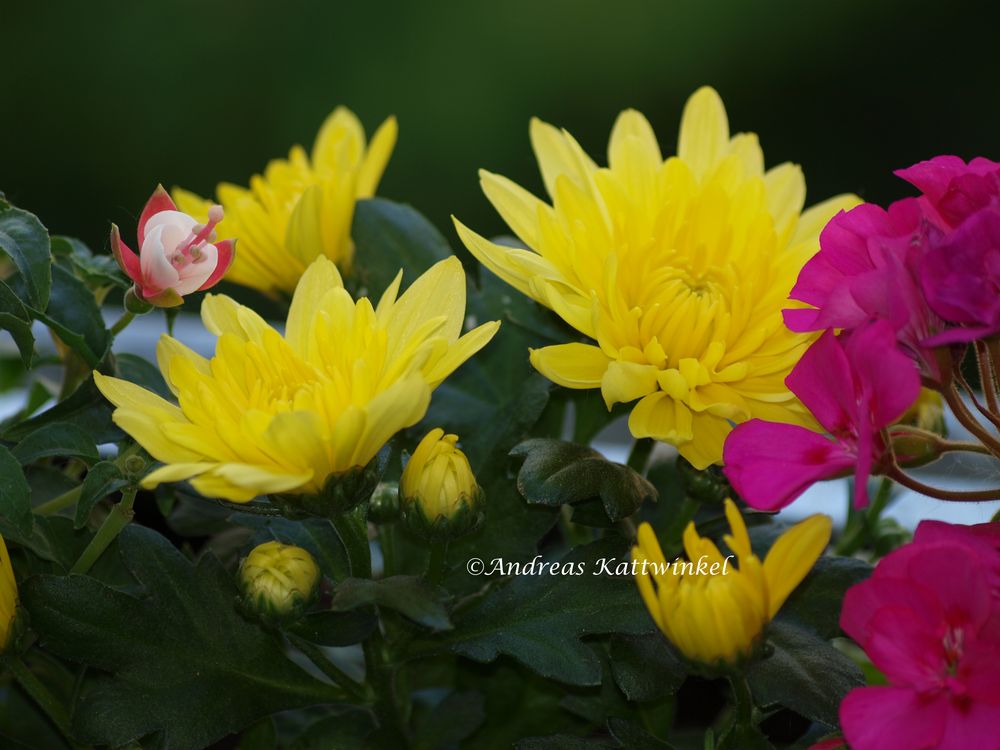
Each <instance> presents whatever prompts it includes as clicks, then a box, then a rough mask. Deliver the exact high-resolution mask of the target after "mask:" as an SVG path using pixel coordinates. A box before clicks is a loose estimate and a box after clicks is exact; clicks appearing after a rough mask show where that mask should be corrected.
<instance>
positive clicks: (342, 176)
mask: <svg viewBox="0 0 1000 750" xmlns="http://www.w3.org/2000/svg"><path fill="white" fill-rule="evenodd" d="M396 131H397V128H396V120H395V118H392V117H390V118H389V119H388V120H386V121H385V122H384V123H382V125H381V126H380V127H379V129H378V130H377V131H376V132H375V135H374V136H372V140H371V143H369V144H366V142H365V131H364V128H363V127H362V126H361V123H360V122H359V121H358V118H357V117H356V116H355V115H354V114H353V113H352V112H351V111H350V110H348V109H346V108H344V107H338V108H337V109H335V110H334V111H333V113H332V114H330V116H329V117H327V119H326V121H325V122H324V123H323V125H322V127H321V128H320V130H319V133H318V134H317V136H316V141H315V143H314V144H313V149H312V154H311V155H307V154H306V151H305V149H304V148H302V147H301V146H294V147H292V149H291V151H290V152H289V154H288V159H274V160H273V161H271V162H270V163H269V164H268V165H267V167H266V168H265V170H264V173H263V174H262V175H254V176H253V177H251V178H250V185H249V187H248V188H244V187H240V186H238V185H233V184H231V183H228V182H224V183H221V184H220V185H219V187H218V189H217V191H216V195H217V197H218V200H219V203H221V204H222V207H223V208H224V209H225V211H226V215H225V219H223V221H222V223H221V224H220V225H219V228H218V235H219V238H220V239H228V238H236V239H237V240H238V244H237V252H236V260H235V261H234V262H233V266H232V268H231V269H230V270H229V272H228V273H227V274H226V279H227V280H229V281H233V282H236V283H237V284H243V285H244V286H249V287H252V288H254V289H259V290H260V291H262V292H265V293H267V294H271V295H274V294H276V293H285V294H291V293H292V291H293V290H294V289H295V285H296V283H297V282H298V280H299V277H300V276H301V275H302V274H303V273H304V272H305V270H306V267H308V265H309V264H310V263H312V261H313V260H314V259H315V258H317V257H319V256H324V257H326V258H329V259H330V260H332V261H334V262H335V263H336V264H337V265H338V266H339V267H340V268H341V270H343V271H344V272H348V271H349V270H350V266H351V259H352V257H353V255H354V244H353V243H352V241H351V221H352V219H353V217H354V204H355V202H356V201H358V200H361V199H363V198H371V197H372V196H373V195H374V194H375V190H376V188H377V187H378V183H379V180H380V179H381V177H382V172H383V171H384V170H385V166H386V164H387V163H388V161H389V156H390V155H391V154H392V149H393V146H395V144H396ZM172 196H173V199H174V202H175V203H176V204H177V208H178V209H179V210H181V211H183V212H184V213H187V214H190V215H191V216H194V217H195V218H196V219H198V220H199V221H205V220H206V218H207V217H208V209H209V207H210V206H211V202H210V201H207V200H205V199H204V198H200V197H199V196H197V195H195V194H194V193H191V192H188V191H186V190H182V189H179V188H176V189H174V190H173V191H172Z"/></svg>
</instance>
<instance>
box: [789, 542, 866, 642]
mask: <svg viewBox="0 0 1000 750" xmlns="http://www.w3.org/2000/svg"><path fill="white" fill-rule="evenodd" d="M871 573H872V566H871V565H870V564H868V563H866V562H864V561H863V560H858V559H857V558H855V557H834V556H831V555H827V556H824V557H821V558H820V559H819V560H817V561H816V564H815V565H814V566H813V569H812V571H811V572H810V573H809V575H807V576H806V577H805V580H803V581H802V583H800V584H799V585H798V586H797V587H796V588H795V591H794V592H793V593H792V595H791V596H790V597H789V598H788V601H786V602H785V604H784V605H783V606H782V608H781V617H782V618H791V619H794V620H796V621H797V622H799V623H801V624H802V625H805V626H806V627H808V628H811V629H812V630H814V631H816V633H817V634H819V636H820V637H821V638H833V637H834V636H836V635H839V634H840V608H841V606H842V605H843V603H844V595H845V594H846V593H847V589H849V588H850V587H851V586H853V585H855V584H857V583H861V581H863V580H865V579H866V578H868V576H870V575H871Z"/></svg>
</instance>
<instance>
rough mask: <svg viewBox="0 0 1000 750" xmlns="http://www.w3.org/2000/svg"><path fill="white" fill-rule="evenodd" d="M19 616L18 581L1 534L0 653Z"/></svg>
mask: <svg viewBox="0 0 1000 750" xmlns="http://www.w3.org/2000/svg"><path fill="white" fill-rule="evenodd" d="M16 617H17V581H15V580H14V568H13V567H12V566H11V564H10V553H8V552H7V543H6V542H4V540H3V537H2V536H0V654H2V653H3V652H4V651H5V650H6V649H7V647H8V646H9V645H10V639H11V636H12V635H13V633H14V619H15V618H16Z"/></svg>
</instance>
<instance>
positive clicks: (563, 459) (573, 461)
mask: <svg viewBox="0 0 1000 750" xmlns="http://www.w3.org/2000/svg"><path fill="white" fill-rule="evenodd" d="M511 455H512V456H514V457H516V458H523V459H524V463H523V464H522V466H521V470H520V471H519V472H518V474H517V488H518V490H520V492H521V494H522V495H524V498H525V499H526V500H527V501H528V502H531V503H537V504H540V505H551V506H556V507H558V506H560V505H563V504H569V503H577V502H582V501H585V500H590V499H591V498H594V497H600V498H601V503H602V504H603V506H604V511H605V512H606V513H607V514H608V518H609V519H611V520H612V521H619V520H621V519H622V518H627V517H628V516H630V515H632V514H633V513H635V511H636V510H637V509H638V508H639V506H640V505H642V504H643V502H646V501H652V500H656V489H655V488H654V487H653V485H652V484H650V483H649V482H648V481H646V479H645V478H644V477H642V476H641V475H639V474H638V473H636V472H635V471H633V470H632V469H631V468H629V467H628V466H625V465H624V464H616V463H612V462H611V461H608V460H607V459H606V458H605V457H604V456H602V455H601V454H600V453H598V452H597V451H595V450H594V449H592V448H589V447H587V446H585V445H577V444H576V443H567V442H565V441H563V440H551V439H547V438H532V439H531V440H525V441H524V442H523V443H520V444H519V445H517V446H515V448H514V449H513V450H512V451H511Z"/></svg>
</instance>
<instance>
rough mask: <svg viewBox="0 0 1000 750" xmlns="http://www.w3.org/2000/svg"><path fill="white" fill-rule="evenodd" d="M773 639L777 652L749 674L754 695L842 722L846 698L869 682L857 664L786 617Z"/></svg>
mask: <svg viewBox="0 0 1000 750" xmlns="http://www.w3.org/2000/svg"><path fill="white" fill-rule="evenodd" d="M768 643H769V644H770V645H771V646H772V647H773V649H774V651H773V653H771V655H770V656H768V657H767V658H765V659H761V660H760V661H758V662H755V663H754V664H753V665H751V666H750V668H749V670H748V673H747V677H748V679H749V681H750V689H751V690H752V691H753V695H754V700H755V701H756V702H757V703H758V704H759V705H762V706H767V705H772V704H778V705H781V706H785V707H786V708H790V709H792V710H793V711H795V712H797V713H799V714H801V715H802V716H805V717H806V718H807V719H812V720H813V721H819V722H822V723H824V724H826V725H828V726H831V727H836V726H837V721H838V719H837V714H838V710H839V708H840V702H841V701H842V700H843V698H844V696H845V695H847V693H848V691H849V690H851V689H852V688H855V687H859V686H861V685H863V684H864V682H865V680H864V676H863V675H862V674H861V670H860V669H859V668H858V667H857V665H856V664H855V663H854V662H853V661H851V660H850V659H849V658H848V657H847V656H845V655H844V654H842V653H841V652H840V651H838V650H837V649H835V648H834V647H833V646H831V645H830V644H829V643H827V641H826V640H824V639H822V638H820V637H818V636H816V635H814V634H813V633H810V632H809V631H807V630H805V629H803V628H801V627H799V626H797V625H795V624H792V623H788V622H782V621H781V620H780V619H778V620H775V621H774V622H772V623H771V626H770V628H769V630H768Z"/></svg>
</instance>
